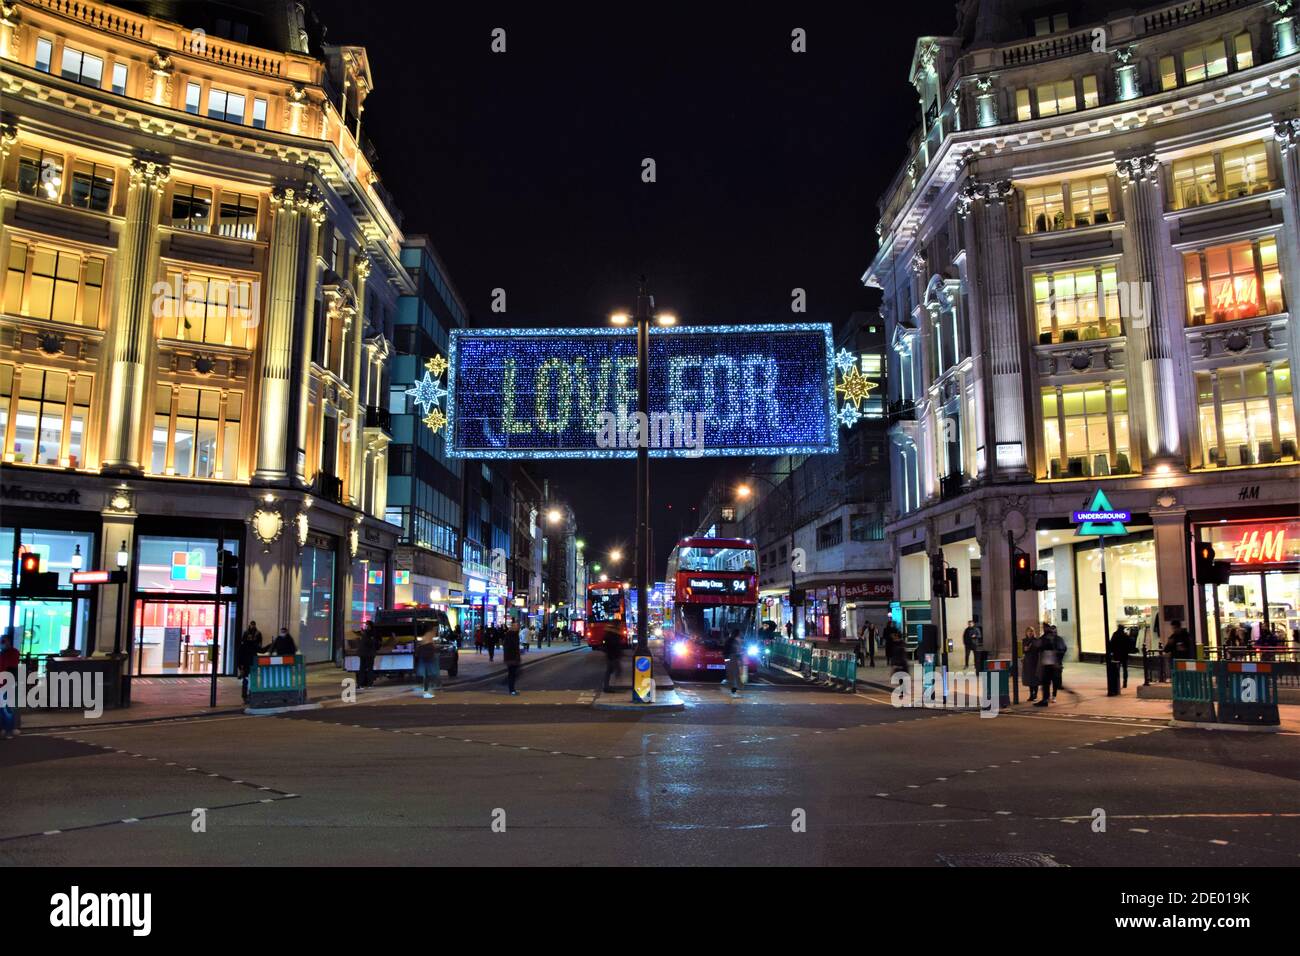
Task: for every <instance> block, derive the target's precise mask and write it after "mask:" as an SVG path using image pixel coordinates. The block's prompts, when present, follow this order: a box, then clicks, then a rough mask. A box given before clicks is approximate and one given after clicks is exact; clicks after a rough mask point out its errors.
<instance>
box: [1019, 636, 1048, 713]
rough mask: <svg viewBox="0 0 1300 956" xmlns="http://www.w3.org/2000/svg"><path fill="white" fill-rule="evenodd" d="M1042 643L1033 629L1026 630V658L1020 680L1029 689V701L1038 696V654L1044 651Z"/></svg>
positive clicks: (1022, 665)
mask: <svg viewBox="0 0 1300 956" xmlns="http://www.w3.org/2000/svg"><path fill="white" fill-rule="evenodd" d="M1042 646H1043V644H1042V641H1041V640H1040V639H1039V637H1038V635H1037V634H1035V633H1034V629H1033V628H1032V627H1027V628H1025V644H1024V648H1025V656H1024V661H1023V663H1022V664H1021V670H1020V679H1021V680H1022V681H1024V683H1025V686H1026V687H1028V688H1029V699H1030V700H1033V699H1034V698H1035V697H1037V696H1038V684H1039V676H1038V652H1039V651H1040V650H1042Z"/></svg>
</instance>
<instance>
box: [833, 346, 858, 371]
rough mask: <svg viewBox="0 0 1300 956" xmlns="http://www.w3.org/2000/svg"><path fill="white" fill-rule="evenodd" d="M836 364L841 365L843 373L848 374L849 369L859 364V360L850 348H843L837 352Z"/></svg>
mask: <svg viewBox="0 0 1300 956" xmlns="http://www.w3.org/2000/svg"><path fill="white" fill-rule="evenodd" d="M835 364H836V365H838V366H839V367H840V374H841V375H848V374H849V369H851V368H853V366H855V365H857V364H858V360H857V359H856V358H855V357H854V355H853V353H852V352H850V351H849V350H848V349H844V348H842V349H840V350H839V351H838V352H837V353H836V354H835Z"/></svg>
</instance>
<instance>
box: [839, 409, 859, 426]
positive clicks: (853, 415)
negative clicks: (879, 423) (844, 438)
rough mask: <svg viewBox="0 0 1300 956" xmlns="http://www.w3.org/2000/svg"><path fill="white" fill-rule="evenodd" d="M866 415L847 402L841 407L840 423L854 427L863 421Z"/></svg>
mask: <svg viewBox="0 0 1300 956" xmlns="http://www.w3.org/2000/svg"><path fill="white" fill-rule="evenodd" d="M864 417H865V416H864V415H863V414H862V413H861V412H860V411H858V410H857V409H856V408H854V407H853V406H852V405H849V404H847V403H846V404H845V405H844V407H843V408H841V409H840V414H839V419H840V424H841V425H843V426H844V427H845V428H852V427H853V426H854V425H856V424H857V423H858V422H860V421H862V419H863V418H864Z"/></svg>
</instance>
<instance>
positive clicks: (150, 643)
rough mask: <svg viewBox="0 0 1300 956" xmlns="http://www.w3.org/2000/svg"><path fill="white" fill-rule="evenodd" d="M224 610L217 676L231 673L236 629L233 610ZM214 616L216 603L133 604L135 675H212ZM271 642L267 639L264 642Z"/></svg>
mask: <svg viewBox="0 0 1300 956" xmlns="http://www.w3.org/2000/svg"><path fill="white" fill-rule="evenodd" d="M224 607H225V616H224V618H223V619H222V621H221V628H220V634H219V637H220V649H221V661H220V663H219V666H218V667H217V673H219V674H225V673H229V672H230V670H231V660H230V648H231V647H232V646H233V642H232V641H231V634H232V632H233V631H234V629H235V627H236V626H237V624H236V616H235V608H234V606H233V605H224ZM217 615H218V604H217V603H216V602H215V601H196V600H185V599H177V598H174V597H147V598H143V599H140V600H138V601H136V605H135V654H134V661H133V667H134V671H135V673H137V674H162V675H180V676H184V675H191V676H193V675H200V674H210V673H212V645H213V641H214V638H216V637H217V636H218V633H217V627H216V624H217ZM272 636H273V635H272ZM270 639H271V636H268V637H267V640H268V641H269V640H270Z"/></svg>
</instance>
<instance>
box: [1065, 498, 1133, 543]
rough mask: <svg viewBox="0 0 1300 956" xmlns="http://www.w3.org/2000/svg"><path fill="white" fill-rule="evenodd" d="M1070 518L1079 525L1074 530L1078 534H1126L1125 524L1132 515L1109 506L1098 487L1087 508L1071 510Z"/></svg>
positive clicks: (1131, 518)
mask: <svg viewBox="0 0 1300 956" xmlns="http://www.w3.org/2000/svg"><path fill="white" fill-rule="evenodd" d="M1070 520H1071V521H1072V522H1074V523H1075V524H1077V525H1078V526H1079V527H1078V529H1076V531H1075V534H1078V535H1091V536H1093V537H1100V536H1103V535H1105V536H1119V535H1126V534H1128V528H1126V527H1125V524H1126V523H1127V522H1129V521H1132V520H1133V516H1132V515H1131V514H1130V513H1129V512H1127V511H1118V510H1116V509H1115V508H1113V507H1111V503H1110V499H1108V498H1107V497H1106V492H1104V491H1102V490H1101V489H1100V488H1098V489H1097V493H1096V494H1095V495H1093V497H1092V504H1091V505H1089V506H1088V510H1087V511H1075V512H1073V513H1072V514H1071V515H1070Z"/></svg>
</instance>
